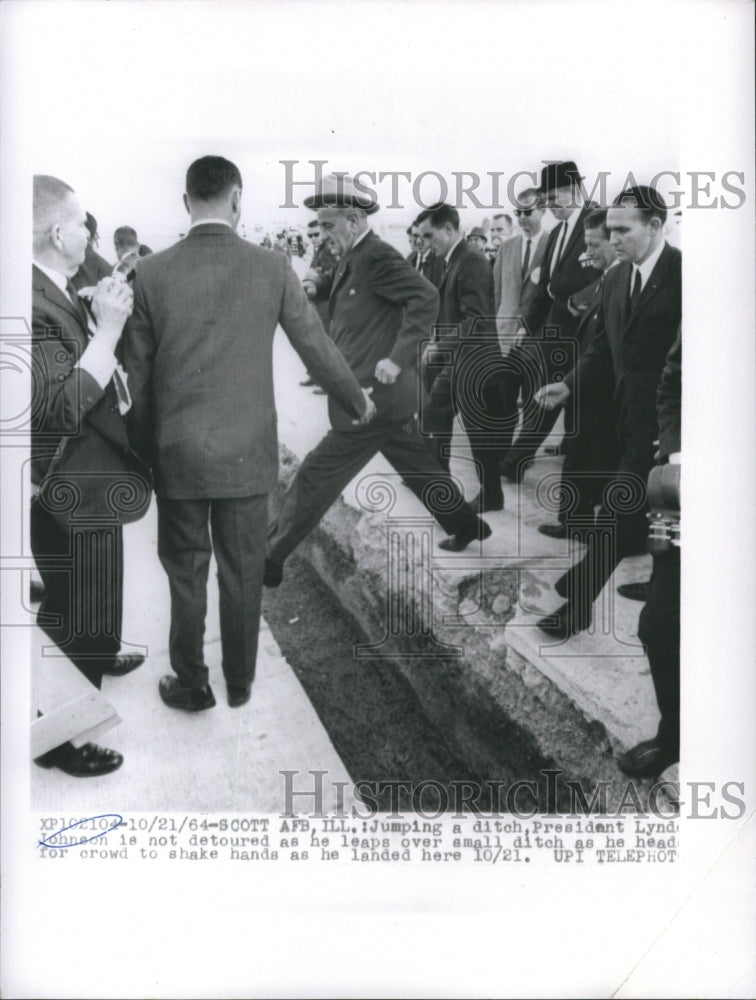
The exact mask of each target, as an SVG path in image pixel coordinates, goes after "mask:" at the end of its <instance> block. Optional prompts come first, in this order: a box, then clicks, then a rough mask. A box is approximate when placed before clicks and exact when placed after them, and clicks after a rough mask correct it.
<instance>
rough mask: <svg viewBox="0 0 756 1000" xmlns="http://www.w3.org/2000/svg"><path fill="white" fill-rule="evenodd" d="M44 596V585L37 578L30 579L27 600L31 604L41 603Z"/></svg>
mask: <svg viewBox="0 0 756 1000" xmlns="http://www.w3.org/2000/svg"><path fill="white" fill-rule="evenodd" d="M44 596H45V585H44V583H41V582H40V581H39V580H32V581H31V582H30V583H29V601H30V602H31V603H32V604H41V603H42V598H43V597H44Z"/></svg>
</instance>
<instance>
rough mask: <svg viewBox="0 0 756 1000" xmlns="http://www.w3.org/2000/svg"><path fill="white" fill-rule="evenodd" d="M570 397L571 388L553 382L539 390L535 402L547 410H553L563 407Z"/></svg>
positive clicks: (561, 383) (562, 383)
mask: <svg viewBox="0 0 756 1000" xmlns="http://www.w3.org/2000/svg"><path fill="white" fill-rule="evenodd" d="M569 395H570V390H569V386H567V385H565V384H564V382H552V383H551V384H550V385H545V386H544V387H543V388H542V389H539V390H538V392H537V393H536V394H535V400H536V402H537V403H540V404H541V406H543V407H545V408H546V409H547V410H553V409H554V408H555V407H557V406H562V404H563V403H565V402H566V401H567V399H568V398H569Z"/></svg>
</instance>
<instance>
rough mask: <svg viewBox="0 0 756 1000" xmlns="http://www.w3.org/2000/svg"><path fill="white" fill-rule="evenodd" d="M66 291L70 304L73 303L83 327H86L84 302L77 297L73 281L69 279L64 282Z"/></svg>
mask: <svg viewBox="0 0 756 1000" xmlns="http://www.w3.org/2000/svg"><path fill="white" fill-rule="evenodd" d="M66 292H67V293H68V297H69V299H70V300H71V304H72V305H73V307H74V309H75V310H76V312H77V313H78V315H79V319H80V320H81V322H82V323H83V324H84V329H85V330H86V329H88V322H87V310H86V308H85V306H84V303H83V302H82V301H81V299H80V298H79V293H78V292H77V291H76V289H75V288H74V286H73V282H71V281H67V282H66Z"/></svg>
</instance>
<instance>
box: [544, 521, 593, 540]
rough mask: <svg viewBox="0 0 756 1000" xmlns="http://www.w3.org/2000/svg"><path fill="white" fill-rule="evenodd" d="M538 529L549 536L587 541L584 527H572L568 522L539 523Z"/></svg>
mask: <svg viewBox="0 0 756 1000" xmlns="http://www.w3.org/2000/svg"><path fill="white" fill-rule="evenodd" d="M538 531H539V533H540V534H542V535H546V537H547V538H574V539H575V541H576V542H584V541H585V532H584V531H583V529H582V528H570V527H569V526H568V525H566V524H539V525H538Z"/></svg>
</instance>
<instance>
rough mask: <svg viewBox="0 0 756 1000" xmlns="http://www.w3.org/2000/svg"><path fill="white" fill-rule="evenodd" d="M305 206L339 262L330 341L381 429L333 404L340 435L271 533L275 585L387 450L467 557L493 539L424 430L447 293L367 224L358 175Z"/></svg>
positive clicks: (316, 455)
mask: <svg viewBox="0 0 756 1000" xmlns="http://www.w3.org/2000/svg"><path fill="white" fill-rule="evenodd" d="M305 205H307V207H308V208H312V209H316V210H317V212H318V221H319V222H320V230H321V233H322V235H323V238H324V239H325V240H327V241H328V242H329V243H330V244H331V247H332V248H333V249H334V251H335V252H336V253H337V254H338V255H339V266H338V268H337V270H336V275H335V277H334V281H333V287H332V289H331V298H330V312H331V327H330V335H331V337H332V338H333V340H334V343H335V344H336V346H337V347H338V348H339V350H340V351H341V353H342V354H343V355H344V357H345V358H346V360H347V363H348V364H349V366H350V368H351V369H352V371H353V372H354V374H355V376H356V378H357V380H358V382H359V383H360V385H361V386H362V387H363V389H364V390H365V391H367V392H369V393H371V394H372V398H373V401H374V403H375V405H376V407H377V410H378V413H377V416H376V417H375V419H374V420H373V421H372V423H371V424H368V425H362V426H359V427H355V426H354V425H353V424H352V421H351V420H350V419H349V418H348V416H347V414H346V413H345V412H344V410H343V409H342V407H341V406H340V405H339V404H338V403H337V401H336V400H334V399H333V398H329V400H328V410H329V417H330V420H331V430H330V431H329V432H328V434H326V436H325V437H324V438H323V440H322V441H321V442H320V444H318V445H317V446H316V447H315V448H314V450H313V451H311V452H310V454H309V455H307V457H306V458H305V459H304V461H303V462H302V465H301V466H300V467H299V471H298V472H297V475H296V476H295V478H294V481H293V482H292V484H291V486H290V487H289V490H288V492H287V493H286V496H285V497H284V500H283V505H282V508H281V511H280V513H279V515H278V519H277V521H276V523H275V524H273V525H272V527H271V530H270V533H269V537H268V557H267V559H266V565H265V583H266V584H267V585H268V586H273V587H275V586H278V584H279V583H280V582H281V580H282V578H283V564H284V562H285V560H286V558H287V557H288V556H289V554H290V553H291V552H292V551H293V550H294V549H295V548H296V547H297V545H299V543H300V542H301V541H302V540H303V539H304V538H305V537H306V536H307V535H308V534H309V533H310V532H311V531H312V529H313V528H314V527H315V525H316V524H317V523H318V522H319V521H320V519H321V517H322V516H323V515H324V514H325V512H326V511H327V510H328V508H329V507H330V506H331V504H332V503H333V502H334V501H335V500H336V499H337V498H338V496H339V495H340V494H341V492H342V491H343V489H344V488H345V487H346V486H347V484H348V483H349V482H350V481H351V480H352V479H353V478H354V477H355V476H356V475H357V473H358V472H359V471H360V470H361V469H362V468H364V466H365V465H367V463H368V462H369V461H370V459H371V458H372V457H373V456H374V455H376V454H377V453H378V452H381V453H382V454H383V455H384V456H385V457H386V458H387V459H388V461H389V462H390V463H391V465H393V467H394V468H395V469H396V471H397V472H398V473H399V474H400V475H401V476H402V478H403V479H404V481H405V482H406V484H407V485H408V486H409V487H410V489H412V491H413V492H414V493H415V494H416V496H418V497H419V499H420V500H421V501H422V502H423V504H424V505H425V507H426V508H427V510H428V511H429V512H430V513H431V514H432V515H433V517H434V518H435V519H436V520H437V521H438V522H439V524H440V525H441V526H442V528H443V529H444V530H445V531H447V532H448V533H449V534H450V535H451V536H452V537H451V538H447V539H444V540H443V541H442V542H441V543H440V546H441V548H443V549H445V550H446V551H450V552H460V551H462V549H464V548H466V547H467V546H468V545H469V544H470V542H472V541H474V540H475V539H483V538H487V537H488V536H489V535H490V534H491V529H490V528H489V526H488V525H487V524H486V523H485V522H484V521H481V519H480V518H479V517H478V516H477V514H476V513H475V512H474V511H473V510H472V508H470V507H469V506H468V505H467V504H466V503H465V502H464V497H463V496H462V493H461V491H460V490H459V489H458V487H457V486H456V485H455V483H454V481H453V480H452V479H451V478H450V476H449V474H448V473H447V472H446V471H445V470H444V469H442V468H441V467H440V465H439V464H438V462H437V461H436V460H435V459H434V458H433V456H432V455H431V454H430V453H429V452H428V450H427V449H426V447H425V444H424V442H423V439H422V437H421V436H420V432H419V430H418V427H417V421H416V417H415V414H416V413H417V410H418V389H419V382H418V373H417V364H418V354H419V344H420V341H421V340H423V339H425V338H427V337H428V336H429V334H430V331H431V327H432V325H433V322H434V320H435V318H436V312H437V309H438V292H437V291H436V289H435V288H434V287H433V285H432V284H431V283H430V282H429V281H427V280H426V279H425V278H424V277H423V276H422V274H420V272H419V271H417V270H416V269H415V268H414V267H412V265H411V264H410V263H409V262H408V261H406V260H405V259H404V258H403V257H402V255H401V254H400V253H399V252H398V251H397V250H395V249H394V248H393V247H391V246H389V245H388V244H387V243H384V242H383V240H381V239H379V238H378V236H376V234H375V233H374V232H372V230H371V229H370V227H369V226H368V220H367V217H368V216H369V215H372V214H373V213H374V212H376V211H378V204H377V202H376V201H375V198H374V196H372V195H371V194H368V193H366V192H365V191H364V189H360V188H359V187H358V186H357V185H356V184H355V182H354V181H353V180H352V179H351V178H350V177H348V176H346V175H343V174H339V175H338V176H337V175H328V176H326V177H324V178H323V181H322V184H321V185H320V187H319V189H318V190H317V192H316V193H315V194H314V195H312V196H310V197H309V198H306V199H305ZM442 496H443V502H442V503H439V500H440V498H441V497H442Z"/></svg>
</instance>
